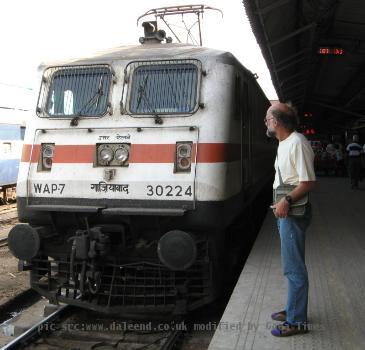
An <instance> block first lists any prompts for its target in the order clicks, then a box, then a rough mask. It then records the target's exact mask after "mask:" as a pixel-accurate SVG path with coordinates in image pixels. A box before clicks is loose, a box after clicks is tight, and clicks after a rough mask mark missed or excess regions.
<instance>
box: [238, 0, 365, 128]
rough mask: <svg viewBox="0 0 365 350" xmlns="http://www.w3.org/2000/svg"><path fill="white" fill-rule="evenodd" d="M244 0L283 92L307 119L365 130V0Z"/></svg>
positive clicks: (310, 122) (317, 125)
mask: <svg viewBox="0 0 365 350" xmlns="http://www.w3.org/2000/svg"><path fill="white" fill-rule="evenodd" d="M243 3H244V6H245V9H246V13H247V15H248V18H249V20H250V22H251V27H252V30H253V32H254V34H255V36H256V39H257V41H258V43H259V45H260V47H261V50H262V53H263V55H264V58H265V60H266V62H267V65H268V68H269V70H270V73H271V78H272V81H273V84H274V86H275V89H276V92H277V94H278V97H279V99H280V100H281V101H288V100H290V101H292V102H293V103H294V104H295V105H296V106H297V107H298V109H299V111H300V114H301V115H302V116H303V118H302V124H303V125H304V124H307V125H310V126H312V127H314V128H317V129H318V130H320V131H322V132H327V133H342V132H343V131H345V130H350V129H352V130H353V132H355V130H359V131H360V130H361V129H362V131H365V41H364V40H365V16H364V13H365V1H363V0H346V1H345V0H243ZM305 115H306V116H307V117H304V116H305ZM304 127H305V125H304ZM363 128H364V129H363Z"/></svg>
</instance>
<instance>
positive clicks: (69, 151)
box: [21, 143, 241, 163]
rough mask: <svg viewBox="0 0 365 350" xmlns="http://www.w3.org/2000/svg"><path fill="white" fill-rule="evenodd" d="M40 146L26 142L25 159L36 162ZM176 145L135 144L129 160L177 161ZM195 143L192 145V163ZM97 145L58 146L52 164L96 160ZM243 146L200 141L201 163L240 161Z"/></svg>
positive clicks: (150, 161) (135, 161)
mask: <svg viewBox="0 0 365 350" xmlns="http://www.w3.org/2000/svg"><path fill="white" fill-rule="evenodd" d="M40 148H41V147H40V145H34V147H33V151H32V145H24V146H23V153H22V158H21V161H22V162H29V161H30V157H31V155H32V160H31V162H32V163H37V162H38V160H39V156H40ZM175 152H176V145H175V144H132V145H131V151H130V158H129V163H174V162H175ZM195 153H196V145H195V147H193V157H192V158H193V162H194V160H195ZM94 157H95V146H94V145H58V146H57V145H56V147H55V151H54V158H53V163H93V162H94ZM240 157H241V146H240V145H239V144H233V143H199V144H198V157H197V162H198V163H223V162H234V161H238V160H240Z"/></svg>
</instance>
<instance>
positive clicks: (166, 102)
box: [129, 62, 199, 114]
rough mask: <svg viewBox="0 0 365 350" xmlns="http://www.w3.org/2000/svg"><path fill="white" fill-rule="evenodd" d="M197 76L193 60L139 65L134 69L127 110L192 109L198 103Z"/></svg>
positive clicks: (175, 111) (180, 111)
mask: <svg viewBox="0 0 365 350" xmlns="http://www.w3.org/2000/svg"><path fill="white" fill-rule="evenodd" d="M198 80H199V79H198V67H197V65H196V64H193V63H164V64H161V63H160V64H153V63H152V62H151V63H150V64H144V65H140V66H138V67H136V68H135V69H134V71H133V76H132V85H131V88H130V97H129V110H130V113H132V114H154V113H158V114H186V113H193V112H194V110H195V108H196V106H197V99H198V96H197V95H198Z"/></svg>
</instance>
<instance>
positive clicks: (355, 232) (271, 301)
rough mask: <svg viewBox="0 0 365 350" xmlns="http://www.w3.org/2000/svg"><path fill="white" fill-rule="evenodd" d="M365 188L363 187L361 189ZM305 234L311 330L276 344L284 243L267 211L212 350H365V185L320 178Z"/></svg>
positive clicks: (282, 303) (284, 290)
mask: <svg viewBox="0 0 365 350" xmlns="http://www.w3.org/2000/svg"><path fill="white" fill-rule="evenodd" d="M361 185H362V187H363V188H362V189H361ZM311 202H312V209H313V219H312V224H311V226H310V227H309V229H308V231H307V239H306V263H307V268H308V274H309V285H310V286H309V309H308V318H309V319H308V322H309V323H310V329H311V330H310V332H309V333H307V334H303V335H294V336H291V337H287V338H276V337H274V336H272V335H271V333H270V330H271V329H272V328H273V327H275V326H276V325H277V324H280V323H279V322H275V321H272V320H271V317H270V315H271V313H273V312H275V311H280V310H282V309H284V308H285V303H286V293H287V282H286V278H285V277H284V276H283V275H282V270H281V258H280V240H279V234H278V233H277V229H276V225H275V218H274V216H273V214H272V212H271V211H270V210H269V211H268V214H267V216H266V218H265V221H264V223H263V226H262V228H261V230H260V232H259V235H258V237H257V239H256V242H255V244H254V246H253V249H252V251H251V253H250V255H249V257H248V259H247V261H246V264H245V266H244V268H243V270H242V273H241V275H240V277H239V280H238V282H237V285H236V287H235V289H234V291H233V293H232V295H231V298H230V301H229V303H228V305H227V307H226V309H225V311H224V314H223V316H222V318H221V321H220V324H219V325H218V327H217V330H216V332H215V334H214V336H213V338H212V341H211V343H210V345H209V348H208V350H231V349H232V350H233V349H240V350H246V349H251V350H266V349H267V350H269V349H270V350H279V349H280V350H286V349H301V350H309V349H313V350H326V349H331V350H335V349H336V350H357V349H359V350H360V349H365V184H364V182H363V183H362V184H360V189H359V190H351V189H350V180H349V179H348V178H319V179H318V183H317V186H316V188H315V190H314V191H313V194H312V196H311Z"/></svg>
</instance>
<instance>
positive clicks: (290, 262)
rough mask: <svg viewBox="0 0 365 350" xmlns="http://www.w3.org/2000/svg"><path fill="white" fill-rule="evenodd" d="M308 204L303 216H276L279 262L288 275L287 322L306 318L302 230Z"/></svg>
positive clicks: (306, 221) (307, 217)
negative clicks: (279, 251)
mask: <svg viewBox="0 0 365 350" xmlns="http://www.w3.org/2000/svg"><path fill="white" fill-rule="evenodd" d="M311 217H312V213H311V207H310V205H309V206H308V208H307V210H306V213H305V216H303V217H300V218H299V217H294V216H288V217H287V218H277V225H278V229H279V234H280V242H281V263H282V267H283V273H284V276H285V277H286V278H287V279H288V299H287V304H286V308H285V310H286V321H287V322H288V323H290V324H293V325H295V324H297V325H298V324H303V323H305V322H307V308H308V272H307V267H306V266H305V231H306V229H307V228H308V226H309V224H310V221H311Z"/></svg>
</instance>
